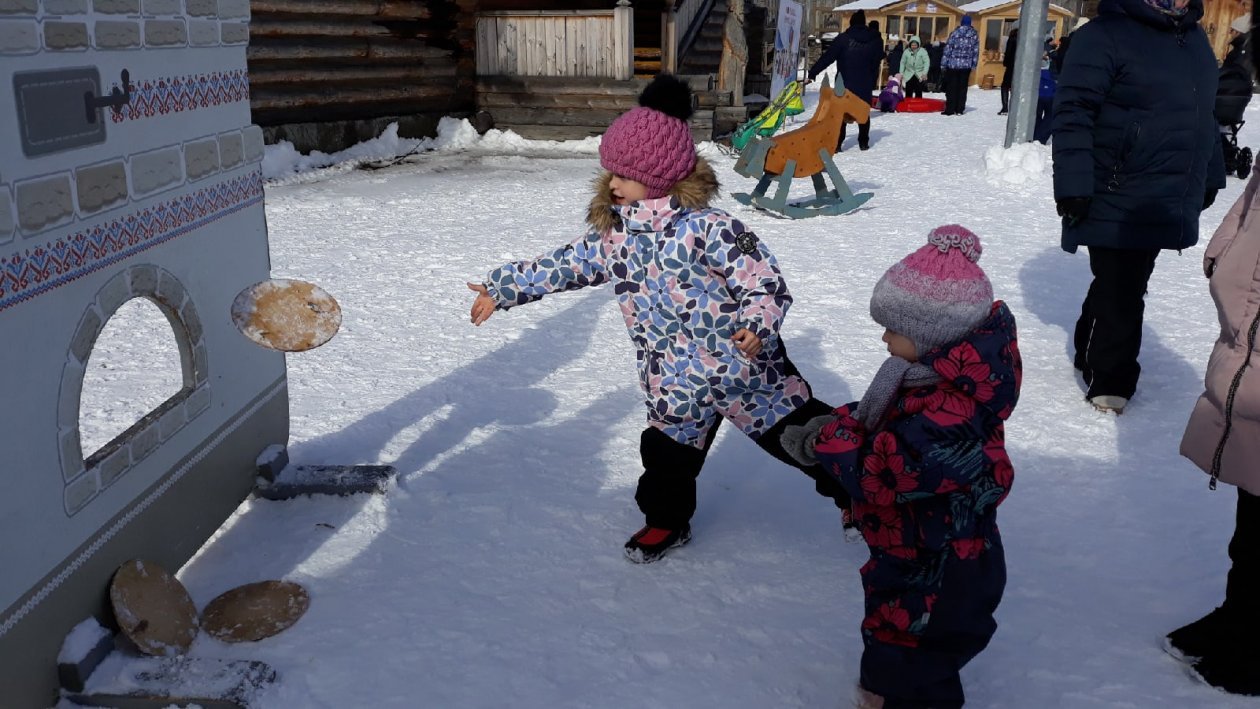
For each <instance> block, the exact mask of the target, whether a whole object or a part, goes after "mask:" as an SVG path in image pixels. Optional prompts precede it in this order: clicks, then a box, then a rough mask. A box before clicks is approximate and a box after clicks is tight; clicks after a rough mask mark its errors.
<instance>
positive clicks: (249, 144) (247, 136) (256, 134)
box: [241, 125, 263, 162]
mask: <svg viewBox="0 0 1260 709" xmlns="http://www.w3.org/2000/svg"><path fill="white" fill-rule="evenodd" d="M241 139H242V140H243V141H244V143H245V161H246V162H259V161H260V160H262V159H263V131H262V128H259V127H258V126H254V125H250V126H245V128H244V129H242V130H241Z"/></svg>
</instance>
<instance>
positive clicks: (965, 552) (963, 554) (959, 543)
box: [951, 538, 985, 559]
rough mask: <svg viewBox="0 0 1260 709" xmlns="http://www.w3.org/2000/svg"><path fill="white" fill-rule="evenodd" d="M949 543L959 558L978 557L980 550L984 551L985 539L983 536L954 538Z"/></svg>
mask: <svg viewBox="0 0 1260 709" xmlns="http://www.w3.org/2000/svg"><path fill="white" fill-rule="evenodd" d="M951 544H952V545H953V547H954V553H955V554H957V555H958V558H959V559H978V558H980V552H982V551H984V547H985V540H984V539H983V538H979V539H955V540H954V541H953V542H951Z"/></svg>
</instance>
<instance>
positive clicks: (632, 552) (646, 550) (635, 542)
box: [626, 525, 691, 564]
mask: <svg viewBox="0 0 1260 709" xmlns="http://www.w3.org/2000/svg"><path fill="white" fill-rule="evenodd" d="M689 541H691V526H690V525H688V526H685V527H683V528H682V529H660V528H658V527H644V528H643V529H640V530H639V531H637V532H635V533H634V536H632V537H630V541H628V542H626V558H627V559H629V560H630V561H633V562H634V563H636V564H650V563H652V562H653V561H656V560H657V559H659V558H661V557H662V556H665V553H666V552H668V551H669V550H670V549H673V548H674V547H680V546H682V545H684V544H686V543H687V542H689Z"/></svg>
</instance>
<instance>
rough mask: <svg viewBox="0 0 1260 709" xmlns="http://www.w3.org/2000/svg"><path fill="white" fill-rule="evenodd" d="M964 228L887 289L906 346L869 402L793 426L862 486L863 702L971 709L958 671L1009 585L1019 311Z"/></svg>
mask: <svg viewBox="0 0 1260 709" xmlns="http://www.w3.org/2000/svg"><path fill="white" fill-rule="evenodd" d="M980 250H981V249H980V240H979V239H978V238H977V237H976V236H975V235H974V234H972V233H971V232H969V231H967V230H966V229H964V228H962V227H960V226H956V225H951V226H944V227H940V228H938V229H936V230H934V231H933V232H932V233H931V234H930V235H929V237H928V245H927V246H924V247H921V248H920V249H919V250H918V251H915V252H914V253H912V254H910V255H909V256H907V257H906V258H905V259H903V260H902V261H901V262H899V263H897V264H896V265H894V266H893V267H892V268H891V269H889V270H888V272H887V273H885V274H884V276H883V278H881V279H880V281H879V283H878V284H877V285H876V286H875V292H874V294H873V295H872V297H871V315H872V317H874V319H875V321H876V322H878V323H879V324H881V325H883V326H884V327H885V328H887V330H886V332H885V333H884V342H886V343H888V351H889V353H890V354H891V355H892V356H890V357H889V358H888V360H886V361H885V363H884V365H883V366H882V367H880V370H879V372H878V374H877V375H876V377H875V380H874V381H873V382H872V383H871V386H870V388H869V389H868V390H867V392H866V394H865V395H864V396H863V398H862V400H861V401H860V402H857V403H854V404H849V405H847V406H842V407H840V408H839V409H836V410H835V412H834V414H833V415H831V416H827V417H820V418H819V419H815V420H814V421H811V422H809V423H808V424H806V425H805V426H802V427H799V428H797V427H794V428H792V429H789V430H788V431H787V432H785V434H784V437H783V440H784V446H785V448H786V449H787V450H788V451H789V452H790V453H792V454H793V455H794V456H797V457H798V458H799V459H800V460H802V461H803V462H813V461H815V460H817V461H818V462H820V463H822V465H823V467H825V468H826V469H827V470H828V471H829V472H830V473H831V474H832V475H834V476H835V477H836V478H837V479H838V480H839V481H840V483H841V484H842V485H844V487H845V489H846V490H847V491H848V492H849V493H850V494H851V495H852V496H853V515H854V518H855V520H856V521H857V522H858V525H859V527H860V528H861V530H862V535H863V537H864V538H865V539H866V542H867V545H868V546H869V547H870V550H871V558H870V561H868V562H867V563H866V565H865V566H863V567H862V571H861V573H862V585H863V588H864V589H865V590H866V618H865V620H864V621H863V622H862V640H863V644H864V646H865V651H864V652H863V654H862V669H861V685H860V687H859V689H858V701H859V704H858V705H859V706H864V707H883V708H884V709H897V708H904V707H932V708H933V709H951V708H953V707H961V706H962V705H963V690H962V683H961V681H960V680H959V676H958V671H959V670H960V669H961V668H962V667H963V665H965V664H966V663H967V662H968V661H970V660H971V658H973V657H975V656H976V655H977V654H978V653H979V652H980V651H981V650H983V649H984V648H985V646H986V645H988V643H989V639H990V638H991V637H992V636H993V632H994V631H995V630H996V629H997V624H996V623H995V622H994V620H993V612H994V611H995V610H996V609H997V606H998V602H999V601H1000V600H1001V598H1002V590H1003V588H1004V587H1005V585H1006V563H1005V560H1004V557H1003V550H1002V541H1001V537H1000V536H999V535H998V528H997V520H996V513H997V506H998V504H999V503H1001V502H1002V500H1003V499H1004V498H1005V497H1006V493H1007V492H1008V491H1009V490H1010V487H1011V480H1012V477H1013V471H1012V468H1011V462H1010V459H1009V458H1008V457H1007V455H1006V448H1005V444H1004V438H1003V422H1004V421H1005V420H1006V419H1007V418H1008V417H1009V416H1010V415H1011V411H1012V409H1013V408H1014V407H1015V402H1016V400H1017V399H1018V397H1019V385H1020V377H1021V369H1020V367H1021V365H1020V357H1019V349H1018V347H1017V345H1016V341H1015V318H1014V317H1013V316H1012V315H1011V312H1010V310H1008V309H1007V307H1006V305H1005V304H1004V303H1002V302H1001V301H996V302H995V301H994V300H993V288H992V286H990V284H989V281H988V279H987V278H986V277H985V275H984V272H983V271H981V270H980V268H979V266H977V265H976V263H975V261H976V260H977V259H979V257H980Z"/></svg>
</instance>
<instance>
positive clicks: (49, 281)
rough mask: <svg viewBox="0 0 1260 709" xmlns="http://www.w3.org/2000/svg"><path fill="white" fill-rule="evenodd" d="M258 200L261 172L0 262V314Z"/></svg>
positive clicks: (172, 200) (101, 225)
mask: <svg viewBox="0 0 1260 709" xmlns="http://www.w3.org/2000/svg"><path fill="white" fill-rule="evenodd" d="M262 199H263V180H262V172H261V171H259V170H254V171H253V172H251V173H249V174H247V175H242V176H240V177H237V178H234V179H231V180H228V181H226V182H221V183H219V184H216V185H211V186H209V187H206V188H204V189H200V190H197V191H196V192H190V193H188V194H185V195H181V196H179V197H176V198H175V199H171V200H167V201H165V202H160V203H158V204H156V205H154V206H152V207H149V208H147V209H144V210H141V211H140V212H136V213H133V214H127V215H124V216H121V217H119V218H117V219H113V220H111V221H109V222H107V223H105V224H100V225H97V226H95V227H92V228H91V229H87V230H84V231H80V232H76V233H74V234H69V235H67V236H64V237H62V238H60V239H57V240H56V241H54V242H53V243H51V244H47V245H45V246H37V247H35V248H33V249H26V250H25V251H24V252H19V253H15V254H12V255H10V256H7V257H0V311H4V310H6V309H8V308H11V307H13V306H14V305H17V304H19V303H22V302H24V301H27V300H31V299H33V298H36V297H38V296H40V295H43V294H44V293H47V292H49V291H51V290H53V289H55V288H59V287H61V286H64V285H65V284H67V283H70V282H71V281H74V280H76V279H78V278H82V277H83V276H86V275H87V274H89V273H92V272H94V271H98V270H100V269H102V268H105V267H107V266H110V265H112V264H115V263H117V262H119V261H121V260H123V259H125V258H128V257H130V256H134V255H135V254H138V253H140V252H141V251H145V250H147V249H151V248H153V247H154V246H157V245H158V244H162V243H164V242H167V241H170V240H171V239H174V238H176V237H179V236H183V235H184V234H187V233H189V232H192V231H195V230H197V229H199V228H201V227H203V226H205V225H207V224H210V223H211V222H214V221H216V220H218V219H221V218H223V217H225V216H227V215H229V214H233V213H235V212H238V211H240V210H242V209H245V208H246V207H250V206H252V205H255V204H259V203H261V202H262Z"/></svg>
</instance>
